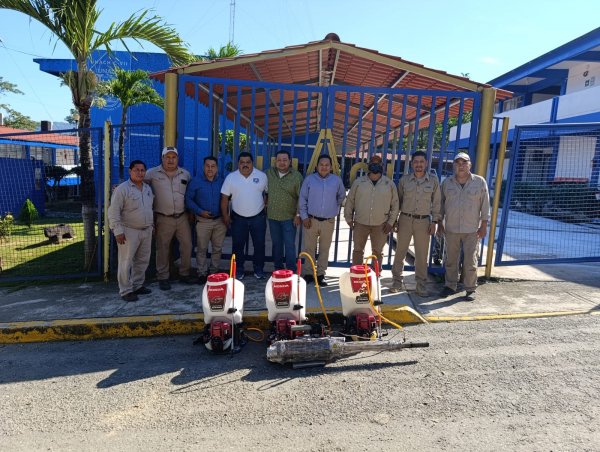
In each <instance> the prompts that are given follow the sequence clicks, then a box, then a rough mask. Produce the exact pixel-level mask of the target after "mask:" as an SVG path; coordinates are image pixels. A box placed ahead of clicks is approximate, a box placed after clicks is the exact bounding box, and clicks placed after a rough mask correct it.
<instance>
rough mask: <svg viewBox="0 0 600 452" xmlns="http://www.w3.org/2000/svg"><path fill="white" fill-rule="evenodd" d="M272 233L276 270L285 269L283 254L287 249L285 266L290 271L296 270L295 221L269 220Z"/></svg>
mask: <svg viewBox="0 0 600 452" xmlns="http://www.w3.org/2000/svg"><path fill="white" fill-rule="evenodd" d="M269 231H270V232H271V242H272V244H273V247H272V248H271V250H272V254H273V264H274V265H275V270H281V269H282V268H283V254H284V249H285V266H286V268H287V269H288V270H293V271H295V270H296V258H297V253H296V226H294V221H293V220H283V221H279V220H269Z"/></svg>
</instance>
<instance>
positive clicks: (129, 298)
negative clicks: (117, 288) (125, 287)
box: [121, 292, 139, 302]
mask: <svg viewBox="0 0 600 452" xmlns="http://www.w3.org/2000/svg"><path fill="white" fill-rule="evenodd" d="M121 298H122V299H123V301H127V302H132V301H138V300H139V298H138V296H137V295H136V294H134V293H133V292H129V293H126V294H125V295H123V296H122V297H121Z"/></svg>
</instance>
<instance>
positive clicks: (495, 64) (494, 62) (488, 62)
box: [479, 55, 500, 66]
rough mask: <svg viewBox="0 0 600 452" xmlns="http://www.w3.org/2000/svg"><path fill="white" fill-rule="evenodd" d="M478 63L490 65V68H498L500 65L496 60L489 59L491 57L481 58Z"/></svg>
mask: <svg viewBox="0 0 600 452" xmlns="http://www.w3.org/2000/svg"><path fill="white" fill-rule="evenodd" d="M479 61H481V62H482V63H485V64H490V65H492V66H498V65H500V61H498V59H497V58H494V57H491V56H487V55H486V56H482V57H481V58H479Z"/></svg>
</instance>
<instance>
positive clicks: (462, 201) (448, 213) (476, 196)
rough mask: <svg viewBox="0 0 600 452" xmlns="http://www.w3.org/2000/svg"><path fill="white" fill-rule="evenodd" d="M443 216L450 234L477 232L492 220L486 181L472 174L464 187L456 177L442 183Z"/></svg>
mask: <svg viewBox="0 0 600 452" xmlns="http://www.w3.org/2000/svg"><path fill="white" fill-rule="evenodd" d="M442 215H443V216H444V226H445V228H446V231H448V232H453V233H456V234H463V233H467V234H468V233H472V232H477V229H479V226H480V225H481V222H482V221H489V219H490V195H489V192H488V186H487V183H486V181H485V179H484V178H483V177H481V176H478V175H476V174H471V177H470V178H469V179H467V182H466V183H465V185H464V186H461V184H459V183H458V182H457V181H456V178H455V177H454V176H451V177H449V178H447V179H446V180H445V181H444V182H442Z"/></svg>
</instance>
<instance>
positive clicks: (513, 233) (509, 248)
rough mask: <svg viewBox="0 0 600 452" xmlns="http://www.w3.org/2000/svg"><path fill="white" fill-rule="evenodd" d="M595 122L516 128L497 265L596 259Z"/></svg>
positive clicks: (599, 199)
mask: <svg viewBox="0 0 600 452" xmlns="http://www.w3.org/2000/svg"><path fill="white" fill-rule="evenodd" d="M599 172H600V123H588V124H544V125H534V126H519V127H516V128H515V133H514V141H513V145H512V150H511V153H510V169H509V173H508V178H507V183H506V184H505V186H506V188H505V193H504V197H503V203H502V216H501V222H500V227H499V229H498V240H497V247H496V258H495V264H496V265H518V264H528V263H559V262H586V261H600V185H599V180H598V176H599Z"/></svg>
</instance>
